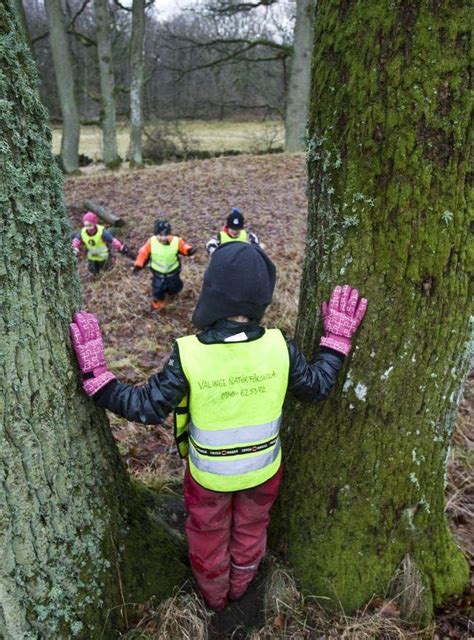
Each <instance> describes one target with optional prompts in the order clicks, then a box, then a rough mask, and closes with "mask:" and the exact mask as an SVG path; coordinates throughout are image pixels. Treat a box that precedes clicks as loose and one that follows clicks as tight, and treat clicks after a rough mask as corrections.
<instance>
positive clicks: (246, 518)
mask: <svg viewBox="0 0 474 640" xmlns="http://www.w3.org/2000/svg"><path fill="white" fill-rule="evenodd" d="M282 473H283V471H282V468H281V467H280V469H279V470H278V471H277V473H276V474H275V475H274V476H273V477H272V478H270V480H267V481H266V482H264V483H263V484H261V485H259V486H258V487H253V488H252V489H245V490H243V491H236V492H234V493H221V492H218V491H210V490H209V489H205V488H204V487H202V486H201V485H200V484H198V483H197V482H196V481H195V480H194V479H193V478H192V477H191V474H190V473H189V469H187V470H186V475H185V478H184V501H185V504H186V508H187V511H188V517H187V519H186V526H185V529H186V536H187V539H188V548H189V559H190V562H191V567H192V570H193V573H194V577H195V578H196V581H197V583H198V586H199V589H200V591H201V593H202V595H203V596H204V599H205V600H206V602H207V604H208V605H209V606H210V607H211V608H212V609H215V610H217V611H219V610H221V609H223V608H224V607H225V606H226V604H227V601H228V599H230V600H238V599H239V598H241V597H242V596H243V594H244V593H245V591H246V589H247V587H248V585H249V584H250V582H251V581H252V579H253V578H254V577H255V574H256V573H257V569H258V565H259V563H260V560H261V559H262V558H263V556H264V554H265V550H266V546H267V526H268V523H269V521H270V508H271V506H272V504H273V503H274V502H275V499H276V497H277V494H278V488H279V486H280V482H281V477H282Z"/></svg>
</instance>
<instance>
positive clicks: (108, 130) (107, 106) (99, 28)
mask: <svg viewBox="0 0 474 640" xmlns="http://www.w3.org/2000/svg"><path fill="white" fill-rule="evenodd" d="M94 13H95V19H96V33H97V55H98V58H99V71H100V95H101V106H102V108H101V126H102V154H103V160H104V164H105V166H106V167H108V168H109V169H115V168H116V167H118V166H119V165H120V162H121V160H120V157H119V155H118V151H117V123H116V110H115V78H114V67H113V52H112V42H111V14H110V9H109V4H108V0H94Z"/></svg>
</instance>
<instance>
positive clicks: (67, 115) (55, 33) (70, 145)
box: [45, 0, 80, 173]
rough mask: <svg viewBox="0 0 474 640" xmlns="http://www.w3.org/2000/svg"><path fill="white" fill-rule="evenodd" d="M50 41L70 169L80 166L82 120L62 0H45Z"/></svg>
mask: <svg viewBox="0 0 474 640" xmlns="http://www.w3.org/2000/svg"><path fill="white" fill-rule="evenodd" d="M45 7H46V14H47V16H48V25H49V41H50V45H51V53H52V57H53V64H54V71H55V74H56V84H57V87H58V95H59V102H60V106H61V115H62V120H63V132H62V138H61V162H62V165H63V168H64V171H65V172H66V173H72V172H74V171H77V170H78V169H79V136H80V122H79V110H78V108H77V101H76V93H75V86H74V70H73V65H72V59H71V50H70V47H69V40H68V34H67V27H66V21H65V17H64V13H63V8H62V5H61V0H45Z"/></svg>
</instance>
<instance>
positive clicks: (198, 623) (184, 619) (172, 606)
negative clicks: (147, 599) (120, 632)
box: [124, 591, 213, 640]
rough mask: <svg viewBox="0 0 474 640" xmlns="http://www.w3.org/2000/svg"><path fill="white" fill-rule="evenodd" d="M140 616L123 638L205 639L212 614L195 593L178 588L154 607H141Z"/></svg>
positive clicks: (153, 639) (143, 639)
mask: <svg viewBox="0 0 474 640" xmlns="http://www.w3.org/2000/svg"><path fill="white" fill-rule="evenodd" d="M142 609H143V610H142V612H141V618H140V620H139V621H138V623H137V624H136V625H135V627H134V629H132V630H131V631H129V632H128V633H127V634H126V635H125V636H124V637H125V638H127V640H132V639H133V640H208V637H209V634H208V628H209V620H210V618H211V616H212V615H213V614H212V613H211V612H210V611H209V609H207V608H206V606H205V605H204V602H203V601H202V599H201V598H200V597H199V596H198V595H197V594H196V593H195V592H193V593H185V592H184V591H179V592H178V593H177V594H176V595H174V596H173V597H172V598H168V599H167V600H165V601H164V602H162V603H160V604H159V605H158V606H155V605H154V604H153V603H148V604H147V605H145V606H144V607H143V608H142Z"/></svg>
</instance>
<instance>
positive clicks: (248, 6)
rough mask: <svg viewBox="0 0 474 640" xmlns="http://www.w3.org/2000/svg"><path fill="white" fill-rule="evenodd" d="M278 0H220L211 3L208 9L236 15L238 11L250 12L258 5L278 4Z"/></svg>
mask: <svg viewBox="0 0 474 640" xmlns="http://www.w3.org/2000/svg"><path fill="white" fill-rule="evenodd" d="M276 2H278V0H258V2H229V0H220V1H218V2H217V3H216V4H214V5H213V4H212V3H209V4H207V5H206V9H207V11H208V12H209V13H213V14H214V15H219V16H234V15H235V14H237V13H248V12H249V11H253V10H254V9H258V7H270V6H271V5H272V4H276Z"/></svg>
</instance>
